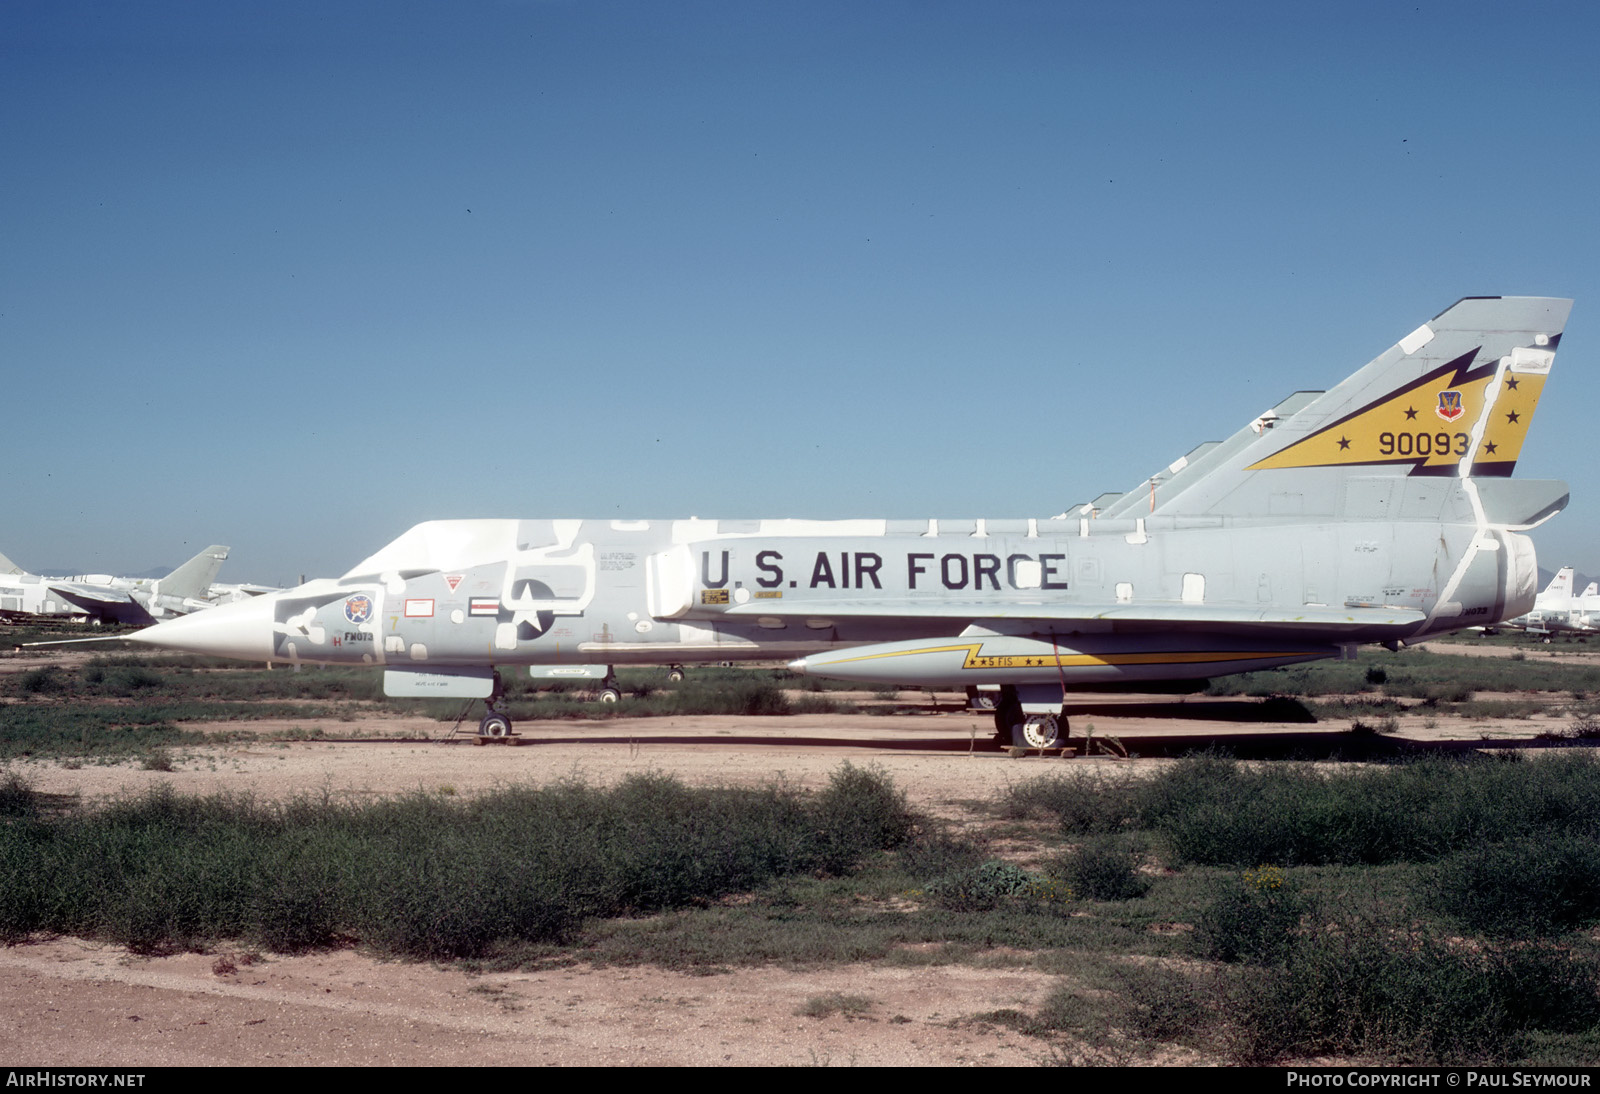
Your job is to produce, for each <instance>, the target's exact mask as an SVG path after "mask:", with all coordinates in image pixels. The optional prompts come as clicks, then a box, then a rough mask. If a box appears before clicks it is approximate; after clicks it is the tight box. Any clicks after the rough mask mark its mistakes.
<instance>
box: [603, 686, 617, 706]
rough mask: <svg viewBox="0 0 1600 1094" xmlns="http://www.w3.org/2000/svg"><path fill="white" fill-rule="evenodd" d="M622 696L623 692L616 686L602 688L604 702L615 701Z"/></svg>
mask: <svg viewBox="0 0 1600 1094" xmlns="http://www.w3.org/2000/svg"><path fill="white" fill-rule="evenodd" d="M621 698H622V692H620V691H618V690H617V689H616V688H601V689H600V701H601V702H602V703H615V702H617V701H618V700H620V699H621Z"/></svg>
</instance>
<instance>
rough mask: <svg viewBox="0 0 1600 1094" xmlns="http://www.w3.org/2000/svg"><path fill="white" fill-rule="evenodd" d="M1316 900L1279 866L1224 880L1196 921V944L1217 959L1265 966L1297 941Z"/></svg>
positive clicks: (1202, 951)
mask: <svg viewBox="0 0 1600 1094" xmlns="http://www.w3.org/2000/svg"><path fill="white" fill-rule="evenodd" d="M1311 908H1312V902H1311V900H1310V899H1309V898H1307V897H1306V896H1305V895H1304V894H1303V893H1301V891H1300V887H1299V885H1298V884H1297V883H1296V882H1295V881H1294V880H1293V879H1292V878H1291V877H1289V875H1288V874H1287V873H1285V872H1284V871H1283V870H1281V869H1279V868H1278V867H1276V866H1262V867H1259V868H1257V869H1254V870H1246V871H1245V872H1244V873H1243V874H1242V875H1240V876H1238V877H1234V878H1230V879H1228V881H1226V882H1225V883H1223V884H1222V885H1221V886H1220V887H1219V888H1218V891H1217V893H1216V895H1215V896H1214V897H1213V898H1212V900H1211V902H1210V903H1209V904H1208V905H1207V906H1206V908H1205V909H1204V910H1203V911H1202V912H1201V913H1200V915H1199V917H1198V919H1197V920H1196V922H1195V932H1194V941H1195V946H1196V948H1197V949H1198V950H1199V951H1200V953H1201V954H1203V955H1204V956H1206V957H1210V958H1212V959H1214V960H1217V961H1227V962H1239V961H1243V962H1250V963H1254V964H1267V963H1270V962H1272V961H1275V960H1277V959H1278V958H1280V957H1281V956H1282V955H1283V954H1284V953H1286V952H1287V951H1288V949H1289V948H1290V946H1292V945H1293V943H1294V939H1295V936H1296V933H1297V932H1298V931H1299V929H1300V922H1301V918H1302V917H1303V916H1305V914H1306V913H1307V912H1308V911H1310V910H1311Z"/></svg>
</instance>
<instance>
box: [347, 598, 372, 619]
mask: <svg viewBox="0 0 1600 1094" xmlns="http://www.w3.org/2000/svg"><path fill="white" fill-rule="evenodd" d="M344 617H345V618H346V619H348V620H350V622H352V623H365V622H366V621H367V620H369V619H371V618H372V597H370V596H352V597H349V598H347V599H346V600H345V602H344Z"/></svg>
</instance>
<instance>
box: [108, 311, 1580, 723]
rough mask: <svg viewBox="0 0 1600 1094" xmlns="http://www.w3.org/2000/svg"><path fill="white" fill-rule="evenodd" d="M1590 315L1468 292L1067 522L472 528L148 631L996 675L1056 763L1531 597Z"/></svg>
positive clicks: (311, 648) (258, 656)
mask: <svg viewBox="0 0 1600 1094" xmlns="http://www.w3.org/2000/svg"><path fill="white" fill-rule="evenodd" d="M1570 308H1571V301H1569V300H1557V299H1547V298H1534V297H1522V298H1517V297H1472V298H1468V299H1465V300H1462V301H1460V302H1459V303H1457V304H1455V305H1453V306H1452V307H1450V308H1449V309H1447V310H1446V311H1444V312H1443V313H1441V314H1440V315H1438V316H1437V317H1435V318H1434V319H1432V320H1430V321H1429V322H1427V323H1425V324H1423V325H1422V326H1420V327H1418V328H1417V329H1416V330H1414V331H1412V332H1411V333H1410V334H1408V335H1406V336H1405V337H1404V338H1402V339H1401V340H1400V341H1399V343H1398V344H1396V345H1394V346H1392V347H1390V348H1389V349H1388V350H1386V351H1385V352H1384V353H1382V354H1380V355H1379V356H1378V357H1377V358H1376V359H1375V360H1373V361H1372V362H1370V363H1369V364H1367V365H1366V366H1365V367H1363V368H1362V369H1360V370H1359V371H1358V372H1356V373H1355V374H1354V375H1352V376H1351V377H1349V378H1348V379H1346V380H1345V381H1344V382H1342V383H1340V384H1338V385H1337V386H1336V387H1333V388H1332V389H1331V390H1329V391H1326V392H1299V393H1296V394H1295V395H1291V396H1290V397H1289V398H1288V399H1286V400H1284V401H1283V402H1281V403H1279V404H1278V405H1276V406H1275V407H1273V408H1272V409H1270V410H1268V411H1266V412H1264V413H1262V414H1260V415H1258V416H1257V417H1256V418H1254V419H1253V420H1252V421H1251V422H1250V424H1249V425H1248V426H1246V427H1245V428H1243V429H1241V430H1240V431H1239V432H1238V433H1237V434H1236V435H1235V436H1234V437H1232V438H1230V439H1229V440H1226V441H1224V442H1222V443H1220V444H1216V445H1207V446H1202V447H1201V448H1200V449H1194V450H1191V452H1190V454H1189V456H1188V457H1185V459H1184V460H1182V461H1179V462H1178V463H1175V464H1173V465H1171V466H1170V467H1169V468H1168V470H1167V471H1166V472H1164V473H1161V474H1160V475H1158V476H1157V477H1155V478H1152V480H1150V482H1149V483H1148V484H1142V485H1141V487H1140V488H1138V489H1137V490H1136V491H1135V492H1133V498H1132V500H1131V501H1128V500H1122V498H1121V496H1118V495H1112V496H1111V500H1106V499H1104V498H1102V499H1100V501H1099V503H1088V504H1086V505H1082V506H1078V507H1076V508H1075V509H1073V510H1069V511H1068V512H1067V513H1066V514H1064V515H1063V516H1060V517H1055V518H1042V519H1018V520H998V519H970V520H841V521H812V520H792V519H790V520H699V519H688V520H516V519H505V520H449V521H431V522H428V523H425V524H420V525H417V526H416V527H414V528H412V529H411V530H410V531H408V532H406V533H405V534H404V535H402V536H401V537H400V538H399V539H397V540H395V541H394V542H393V543H390V544H389V545H388V546H386V547H384V548H383V549H381V550H379V551H378V552H377V553H376V554H374V555H372V556H371V557H370V558H367V559H366V560H365V561H363V562H361V563H359V564H358V565H356V566H354V567H352V568H351V569H350V570H349V571H348V572H347V573H345V574H344V576H342V577H339V578H332V579H324V580H318V581H312V582H309V583H306V584H303V585H301V586H300V587H298V588H295V589H290V590H287V591H285V592H282V593H278V594H275V595H271V596H264V597H259V598H257V599H255V600H252V601H249V602H247V603H242V604H233V605H226V606H223V607H220V608H217V609H215V610H213V611H209V612H205V613H201V614H198V615H191V616H187V617H185V618H182V619H176V620H171V621H168V622H164V623H161V624H159V625H158V626H155V627H153V628H150V629H149V630H146V631H143V632H140V633H139V634H138V635H137V636H135V637H136V640H137V641H142V642H146V643H149V644H151V645H155V646H161V647H165V648H171V649H182V650H192V651H196V652H202V653H208V654H220V655H224V656H230V657H236V658H240V659H245V660H252V661H269V662H290V663H315V664H357V665H371V666H374V667H375V668H381V669H382V670H383V672H384V687H385V690H386V692H387V693H388V694H389V695H445V696H463V697H472V698H477V699H483V700H484V701H485V704H486V706H487V709H488V712H487V714H485V715H484V717H483V720H482V722H481V723H480V726H479V730H480V732H481V733H482V734H484V735H486V736H504V735H506V734H509V733H510V732H511V729H512V727H511V722H510V719H509V718H507V717H506V715H505V714H504V713H503V712H502V711H500V710H499V709H498V708H497V700H498V698H499V696H500V688H499V677H498V675H497V674H498V672H500V671H501V670H505V669H510V668H512V667H514V666H530V667H531V668H530V671H531V672H533V673H534V674H535V675H539V676H550V675H554V674H558V673H571V674H584V675H588V674H595V675H602V674H603V681H604V683H605V684H606V685H607V688H608V691H607V692H606V693H605V695H603V697H610V698H615V697H616V694H617V693H616V691H615V681H614V677H613V675H612V668H613V666H616V665H626V664H667V665H674V666H676V665H680V664H683V663H687V662H693V661H729V660H741V659H743V660H753V659H767V660H771V659H786V660H791V659H792V662H791V664H792V668H793V669H794V670H795V671H797V672H802V673H813V674H816V675H819V676H827V677H832V678H835V679H843V680H859V681H863V682H884V683H894V684H914V685H918V686H928V687H951V688H956V689H960V688H963V687H968V686H977V685H998V686H999V688H1000V692H999V695H1000V698H999V701H998V702H997V704H996V709H995V725H996V731H997V735H999V736H1000V737H1001V739H1002V740H1005V741H1010V742H1014V743H1016V744H1020V745H1023V746H1029V747H1041V748H1050V747H1055V746H1057V745H1059V744H1060V743H1061V742H1062V740H1063V739H1064V736H1065V734H1066V732H1067V725H1066V718H1065V708H1064V704H1065V700H1066V698H1067V695H1068V692H1069V691H1070V690H1071V689H1073V688H1077V687H1083V686H1103V685H1107V684H1128V683H1135V682H1144V681H1172V680H1185V679H1204V678H1207V677H1212V676H1218V675H1226V674H1228V673H1234V672H1244V671H1249V670H1253V669H1263V668H1269V667H1273V666H1278V665H1288V664H1293V663H1295V662H1301V661H1311V660H1316V659H1319V658H1327V657H1339V656H1341V655H1344V654H1345V653H1347V652H1348V651H1350V650H1352V649H1353V648H1354V646H1355V645H1356V644H1358V643H1364V642H1380V643H1385V644H1388V645H1390V646H1391V647H1398V646H1399V645H1400V644H1401V643H1406V642H1411V641H1415V640H1418V639H1421V638H1425V637H1427V636H1429V635H1433V634H1439V633H1442V632H1445V631H1452V630H1457V629H1459V628H1462V627H1464V626H1467V625H1470V624H1475V623H1488V622H1493V621H1496V620H1501V619H1507V618H1511V617H1514V616H1517V615H1520V614H1522V613H1523V612H1526V611H1528V610H1529V609H1530V608H1531V607H1532V606H1533V602H1534V592H1535V589H1534V586H1535V582H1536V576H1535V575H1536V573H1537V567H1536V564H1535V559H1534V549H1533V544H1532V542H1531V541H1530V540H1529V539H1528V538H1527V536H1525V535H1523V534H1522V533H1523V532H1525V531H1526V530H1527V529H1529V528H1531V527H1533V526H1535V525H1537V524H1539V523H1541V522H1543V521H1544V520H1546V519H1548V518H1549V517H1551V516H1552V515H1554V514H1555V513H1557V512H1559V511H1560V510H1561V509H1562V508H1563V507H1564V506H1565V505H1566V502H1567V486H1566V484H1565V483H1562V482H1553V481H1525V480H1518V481H1515V482H1513V481H1512V480H1511V479H1510V478H1509V476H1510V475H1511V472H1512V470H1513V468H1514V467H1515V464H1516V461H1517V457H1518V455H1519V453H1520V451H1521V448H1522V444H1523V440H1524V438H1525V437H1526V435H1527V430H1528V425H1529V421H1530V419H1531V418H1532V416H1533V412H1534V409H1535V407H1536V405H1537V403H1538V399H1539V396H1540V394H1541V392H1542V391H1543V389H1544V386H1545V383H1546V380H1547V379H1548V377H1549V373H1550V369H1551V366H1552V363H1553V361H1554V359H1555V352H1556V346H1557V344H1558V343H1559V341H1560V339H1561V332H1562V330H1563V328H1564V326H1565V323H1566V318H1567V314H1568V311H1569V310H1570Z"/></svg>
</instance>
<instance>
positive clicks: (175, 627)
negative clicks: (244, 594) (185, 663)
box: [128, 596, 273, 661]
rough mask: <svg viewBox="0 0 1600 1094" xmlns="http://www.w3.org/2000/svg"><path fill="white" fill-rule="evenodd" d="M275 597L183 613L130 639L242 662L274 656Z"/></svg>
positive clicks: (131, 635) (265, 659) (133, 635)
mask: <svg viewBox="0 0 1600 1094" xmlns="http://www.w3.org/2000/svg"><path fill="white" fill-rule="evenodd" d="M272 611H273V598H272V597H270V596H259V597H256V598H255V599H253V600H244V601H240V602H238V603H236V604H223V605H221V606H220V607H216V608H207V609H205V610H204V611H199V612H192V613H190V614H189V615H180V616H178V617H177V618H175V619H169V620H167V621H166V622H164V623H157V624H156V625H155V626H153V627H146V628H145V629H144V630H142V631H138V632H137V633H135V634H130V635H129V636H128V640H129V641H131V642H143V643H145V644H146V645H150V646H159V647H161V648H162V649H168V650H182V651H183V652H185V653H201V654H206V655H208V656H213V657H233V658H237V659H239V660H241V661H267V660H270V659H271V657H272V621H273V620H272Z"/></svg>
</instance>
